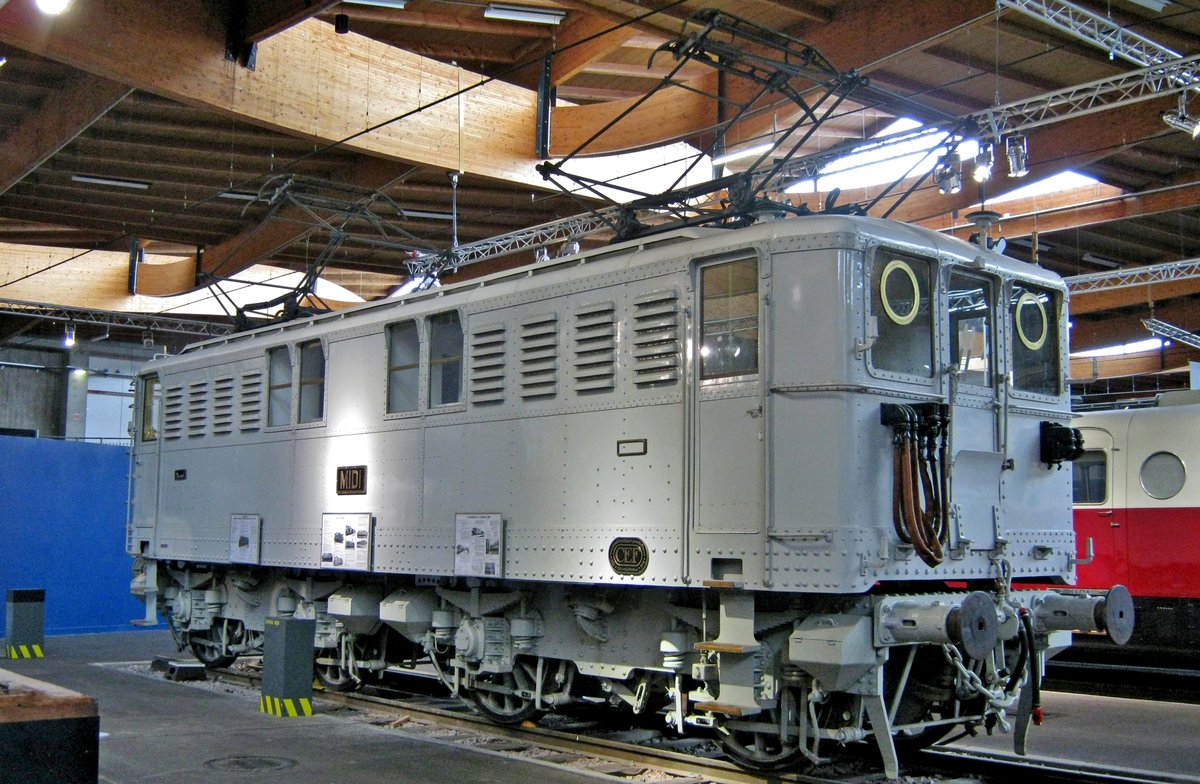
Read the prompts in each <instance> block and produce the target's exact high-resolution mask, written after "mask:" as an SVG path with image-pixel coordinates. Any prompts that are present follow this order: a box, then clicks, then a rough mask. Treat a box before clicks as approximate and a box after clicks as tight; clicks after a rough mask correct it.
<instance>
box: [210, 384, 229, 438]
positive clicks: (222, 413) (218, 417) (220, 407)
mask: <svg viewBox="0 0 1200 784" xmlns="http://www.w3.org/2000/svg"><path fill="white" fill-rule="evenodd" d="M212 412H213V415H212V417H213V420H212V434H213V435H214V436H227V435H229V434H230V433H232V432H233V377H232V376H229V377H226V378H218V379H217V380H216V381H214V382H213V394H212Z"/></svg>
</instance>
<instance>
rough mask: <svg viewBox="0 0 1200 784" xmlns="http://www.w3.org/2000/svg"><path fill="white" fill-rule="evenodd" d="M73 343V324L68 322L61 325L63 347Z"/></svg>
mask: <svg viewBox="0 0 1200 784" xmlns="http://www.w3.org/2000/svg"><path fill="white" fill-rule="evenodd" d="M74 345H75V325H74V324H68V325H66V326H65V327H63V347H64V348H71V346H74Z"/></svg>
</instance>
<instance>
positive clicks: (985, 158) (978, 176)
mask: <svg viewBox="0 0 1200 784" xmlns="http://www.w3.org/2000/svg"><path fill="white" fill-rule="evenodd" d="M995 164H996V152H995V149H994V148H993V147H992V143H991V142H981V143H980V145H979V153H978V154H977V155H976V156H975V171H973V172H971V177H972V178H973V179H974V180H975V182H987V181H988V180H990V179H992V166H994V165H995Z"/></svg>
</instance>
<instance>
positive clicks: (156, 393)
mask: <svg viewBox="0 0 1200 784" xmlns="http://www.w3.org/2000/svg"><path fill="white" fill-rule="evenodd" d="M141 383H142V411H141V417H140V419H141V422H142V427H141V431H142V436H141V440H143V441H155V440H157V439H158V418H159V415H160V414H161V413H162V385H161V384H160V383H159V381H158V377H157V376H152V377H150V378H144V379H142V382H141Z"/></svg>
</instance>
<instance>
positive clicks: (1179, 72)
mask: <svg viewBox="0 0 1200 784" xmlns="http://www.w3.org/2000/svg"><path fill="white" fill-rule="evenodd" d="M1198 67H1200V55H1192V56H1190V57H1181V58H1179V59H1176V60H1172V61H1170V62H1165V63H1161V64H1157V65H1150V66H1147V67H1145V68H1139V69H1138V70H1136V71H1129V72H1128V73H1124V74H1120V75H1119V76H1113V77H1111V78H1108V79H1097V80H1096V81H1094V82H1088V83H1087V84H1080V85H1075V86H1073V87H1067V88H1065V89H1062V90H1056V91H1054V92H1050V93H1045V94H1043V95H1039V96H1036V97H1034V98H1028V99H1026V100H1023V101H1014V102H1012V103H1010V104H1005V105H1004V106H994V107H992V108H990V109H985V110H983V111H981V112H975V113H974V114H970V115H967V116H966V118H964V119H968V120H970V121H972V122H974V123H975V124H976V125H977V126H978V127H979V128H980V129H982V130H987V131H990V132H991V134H992V135H993V136H997V137H998V136H1001V135H1003V134H1007V133H1016V132H1019V131H1025V130H1028V129H1030V128H1036V127H1038V126H1039V125H1048V124H1050V123H1055V122H1059V121H1061V120H1065V119H1067V118H1069V117H1082V116H1083V115H1087V114H1094V113H1095V112H1101V111H1107V110H1109V109H1114V108H1116V107H1119V106H1124V105H1126V104H1131V103H1137V102H1138V101H1145V100H1148V99H1150V98H1158V97H1160V96H1163V95H1170V94H1171V93H1177V92H1180V91H1182V90H1186V89H1187V88H1188V87H1190V86H1192V85H1194V84H1196V81H1197V69H1198Z"/></svg>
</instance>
